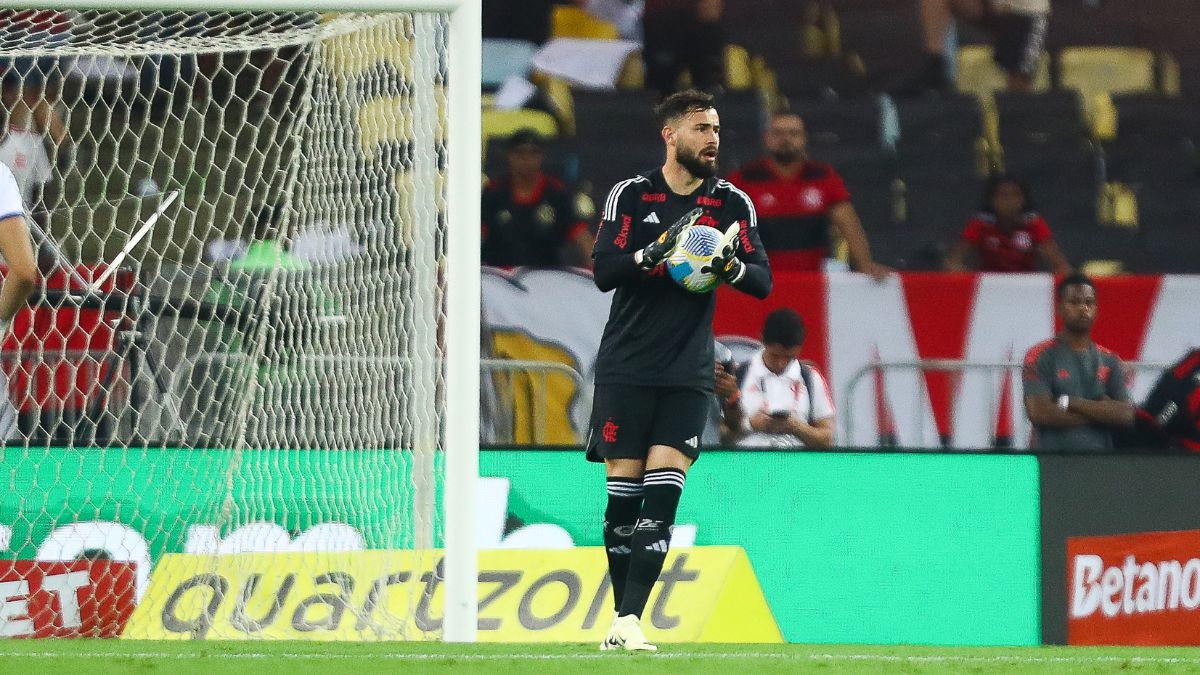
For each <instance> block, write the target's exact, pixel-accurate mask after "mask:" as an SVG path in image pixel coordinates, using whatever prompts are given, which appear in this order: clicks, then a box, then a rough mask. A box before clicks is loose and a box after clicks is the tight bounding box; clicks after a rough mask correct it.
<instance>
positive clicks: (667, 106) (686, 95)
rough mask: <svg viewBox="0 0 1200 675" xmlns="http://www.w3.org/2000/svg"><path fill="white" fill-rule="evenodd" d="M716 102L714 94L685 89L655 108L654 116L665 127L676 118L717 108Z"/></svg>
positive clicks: (665, 99)
mask: <svg viewBox="0 0 1200 675" xmlns="http://www.w3.org/2000/svg"><path fill="white" fill-rule="evenodd" d="M714 101H715V99H713V96H712V94H707V93H705V92H702V91H700V90H698V89H684V90H683V91H677V92H675V93H674V94H671V95H670V96H668V97H666V98H664V99H663V100H662V102H661V103H659V104H658V105H656V106H654V116H655V117H657V118H658V122H659V124H660V125H663V126H665V125H666V124H667V123H668V122H670V121H671V120H673V119H675V118H676V117H682V116H684V115H688V114H690V113H694V112H699V111H701V110H708V109H709V108H712V107H715V106H714Z"/></svg>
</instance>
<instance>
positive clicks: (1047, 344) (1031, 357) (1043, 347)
mask: <svg viewBox="0 0 1200 675" xmlns="http://www.w3.org/2000/svg"><path fill="white" fill-rule="evenodd" d="M1057 344H1058V338H1050V339H1049V340H1042V341H1041V342H1039V343H1037V344H1035V345H1034V346H1032V347H1030V348H1029V351H1027V352H1025V365H1027V366H1030V365H1033V364H1035V363H1037V362H1038V360H1039V359H1041V358H1042V357H1043V356H1046V355H1049V354H1050V353H1051V351H1052V350H1053V349H1054V346H1055V345H1057Z"/></svg>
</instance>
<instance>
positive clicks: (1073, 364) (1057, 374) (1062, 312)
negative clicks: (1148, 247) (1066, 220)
mask: <svg viewBox="0 0 1200 675" xmlns="http://www.w3.org/2000/svg"><path fill="white" fill-rule="evenodd" d="M1055 299H1056V304H1055V308H1056V311H1057V312H1058V318H1059V319H1060V320H1061V321H1062V330H1061V331H1059V333H1058V335H1056V336H1055V337H1054V338H1053V339H1051V340H1046V341H1045V342H1042V343H1039V344H1036V345H1034V346H1033V348H1031V349H1030V350H1029V351H1028V352H1027V353H1026V354H1025V370H1024V376H1023V378H1022V379H1023V381H1024V385H1025V413H1026V414H1027V415H1028V416H1029V421H1030V422H1032V423H1033V426H1034V430H1035V433H1034V439H1033V444H1032V445H1033V447H1034V448H1036V449H1038V450H1092V451H1101V452H1102V451H1105V450H1111V449H1112V447H1113V441H1112V433H1111V430H1112V429H1113V428H1117V427H1127V426H1130V425H1132V424H1133V415H1134V412H1133V404H1132V403H1131V402H1130V400H1129V391H1128V389H1127V388H1126V387H1125V371H1124V365H1123V364H1122V363H1121V359H1120V358H1118V357H1117V355H1116V354H1114V353H1113V352H1111V351H1109V350H1107V349H1105V348H1104V347H1101V346H1100V345H1098V344H1096V343H1095V342H1093V341H1092V324H1094V323H1095V322H1096V287H1095V285H1094V284H1093V283H1092V280H1091V279H1089V278H1087V277H1086V276H1084V275H1082V274H1072V275H1070V276H1068V277H1066V278H1064V279H1063V280H1062V281H1060V282H1059V283H1058V286H1057V287H1056V288H1055Z"/></svg>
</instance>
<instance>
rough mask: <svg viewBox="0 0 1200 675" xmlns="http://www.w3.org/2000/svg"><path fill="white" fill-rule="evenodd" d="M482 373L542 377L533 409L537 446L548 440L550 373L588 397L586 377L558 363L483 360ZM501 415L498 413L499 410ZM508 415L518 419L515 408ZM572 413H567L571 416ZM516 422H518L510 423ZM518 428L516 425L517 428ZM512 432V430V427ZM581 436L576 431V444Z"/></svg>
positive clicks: (480, 363) (510, 439)
mask: <svg viewBox="0 0 1200 675" xmlns="http://www.w3.org/2000/svg"><path fill="white" fill-rule="evenodd" d="M479 370H480V374H481V375H483V374H488V375H493V374H496V373H507V374H513V373H516V374H523V375H527V376H529V377H530V378H531V381H532V377H533V375H534V374H540V376H541V381H540V386H535V387H532V389H533V391H534V392H535V394H534V400H533V406H532V407H531V409H530V417H531V419H530V427H531V429H532V433H533V442H534V443H535V444H536V445H544V444H545V441H546V426H547V424H546V423H547V421H548V420H547V413H546V411H547V409H548V408H549V399H548V394H547V391H548V389H549V382H548V378H549V375H550V374H551V373H558V374H560V375H566V376H567V377H569V378H570V379H571V381H572V383H574V385H575V390H576V391H577V392H578V393H579V395H581V396H583V395H586V394H587V387H586V386H585V385H584V381H583V376H582V375H580V374H579V371H577V370H575V369H574V368H572V367H570V366H568V365H565V364H563V363H558V362H557V361H527V360H521V359H480V360H479ZM497 412H498V411H497ZM508 412H509V415H511V416H513V417H514V418H515V409H514V410H510V411H508ZM569 416H570V411H568V417H569ZM510 422H515V419H512V420H510ZM514 426H515V425H514ZM510 429H511V427H510ZM579 436H580V434H579V432H578V431H575V441H576V442H579V441H580V440H581V439H580V438H579ZM508 441H509V442H512V441H513V438H512V435H511V434H510V436H509V438H508Z"/></svg>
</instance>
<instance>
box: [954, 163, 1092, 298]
mask: <svg viewBox="0 0 1200 675" xmlns="http://www.w3.org/2000/svg"><path fill="white" fill-rule="evenodd" d="M971 251H974V252H975V253H976V254H977V255H978V258H979V265H978V269H979V271H980V272H1036V271H1037V269H1038V262H1039V260H1038V259H1039V258H1041V260H1044V261H1045V262H1046V264H1047V265H1048V266H1049V267H1050V271H1051V272H1053V273H1055V274H1057V275H1063V276H1065V275H1067V274H1070V273H1071V271H1072V270H1071V263H1069V262H1067V258H1066V256H1064V255H1063V252H1062V250H1061V249H1060V248H1059V247H1058V244H1057V243H1055V241H1054V235H1053V234H1052V233H1051V232H1050V226H1049V225H1047V224H1046V221H1045V219H1044V218H1042V216H1041V215H1039V214H1038V213H1037V211H1035V210H1034V206H1033V197H1031V196H1030V194H1029V188H1028V187H1027V186H1026V185H1025V183H1024V182H1022V181H1021V180H1019V179H1017V178H1015V177H1013V176H1009V175H995V176H992V177H991V178H989V179H988V182H987V184H986V186H985V187H984V190H983V200H982V203H981V204H980V207H979V214H978V215H976V216H975V217H974V218H972V219H971V220H970V221H968V222H967V226H966V227H965V228H964V229H963V231H962V236H961V237H960V238H959V240H958V242H956V243H955V244H954V247H953V248H951V249H950V254H949V255H948V256H947V257H946V268H947V269H949V270H951V271H954V272H961V271H964V270H966V269H967V266H966V264H965V262H964V261H965V258H966V257H967V254H968V253H970V252H971Z"/></svg>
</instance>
